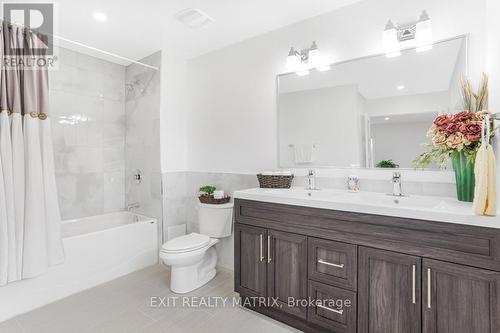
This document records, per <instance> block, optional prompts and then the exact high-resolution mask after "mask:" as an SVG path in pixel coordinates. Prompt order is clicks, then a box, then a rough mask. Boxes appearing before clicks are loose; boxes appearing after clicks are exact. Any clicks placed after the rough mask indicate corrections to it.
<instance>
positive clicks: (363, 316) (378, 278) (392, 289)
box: [358, 247, 441, 333]
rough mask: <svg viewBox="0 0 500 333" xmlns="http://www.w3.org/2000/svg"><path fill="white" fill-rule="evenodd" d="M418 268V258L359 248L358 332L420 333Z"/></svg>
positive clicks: (419, 282) (419, 275)
mask: <svg viewBox="0 0 500 333" xmlns="http://www.w3.org/2000/svg"><path fill="white" fill-rule="evenodd" d="M421 265H422V259H421V258H420V257H416V256H411V255H406V254H401V253H395V252H389V251H384V250H378V249H372V248H366V247H360V249H359V266H358V267H359V270H358V274H359V293H358V295H359V298H358V323H359V325H358V328H359V332H368V333H401V332H405V333H417V332H418V333H419V332H420V331H421V292H420V285H421ZM440 332H441V331H440Z"/></svg>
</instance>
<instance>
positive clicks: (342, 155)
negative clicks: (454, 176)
mask: <svg viewBox="0 0 500 333" xmlns="http://www.w3.org/2000/svg"><path fill="white" fill-rule="evenodd" d="M467 45H468V41H467V36H460V37H456V38H453V39H448V40H445V41H440V42H437V43H435V44H434V46H433V48H432V49H431V50H428V51H425V52H416V50H415V49H414V48H413V49H406V50H403V51H402V52H401V56H399V57H393V58H388V57H386V56H385V55H375V56H369V57H364V58H360V59H354V60H349V61H345V62H341V63H336V64H332V65H331V66H330V70H328V71H323V72H320V71H317V70H311V72H310V74H309V75H305V76H299V75H297V74H296V73H289V74H283V75H279V76H278V78H277V84H278V89H277V91H278V96H277V101H278V133H279V140H278V142H279V149H278V150H279V161H280V166H281V167H287V168H300V167H306V168H307V167H353V166H357V167H366V168H375V167H386V168H387V167H398V168H413V160H414V159H415V158H416V157H417V156H418V155H420V154H421V153H423V152H424V151H425V150H426V147H424V145H423V144H424V143H426V142H429V139H428V138H427V137H426V133H427V130H428V128H429V127H430V125H431V124H432V121H433V119H434V118H435V117H436V116H437V115H439V114H442V113H447V112H455V111H456V110H459V108H460V105H461V99H460V85H459V83H460V78H461V76H462V75H467V74H468V73H467V54H468V53H467ZM391 161H392V163H391Z"/></svg>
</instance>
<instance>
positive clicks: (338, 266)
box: [318, 259, 344, 268]
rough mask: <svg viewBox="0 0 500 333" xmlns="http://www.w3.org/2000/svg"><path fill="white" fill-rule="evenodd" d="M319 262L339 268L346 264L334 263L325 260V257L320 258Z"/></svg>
mask: <svg viewBox="0 0 500 333" xmlns="http://www.w3.org/2000/svg"><path fill="white" fill-rule="evenodd" d="M318 264H323V265H327V266H332V267H337V268H344V264H334V263H331V262H328V261H324V260H323V259H319V260H318Z"/></svg>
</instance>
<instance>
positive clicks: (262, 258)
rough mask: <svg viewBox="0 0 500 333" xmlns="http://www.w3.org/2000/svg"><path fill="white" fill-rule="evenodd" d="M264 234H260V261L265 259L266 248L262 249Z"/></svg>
mask: <svg viewBox="0 0 500 333" xmlns="http://www.w3.org/2000/svg"><path fill="white" fill-rule="evenodd" d="M263 237H264V236H263V235H262V234H260V261H261V262H262V261H264V250H263V249H262V243H263V240H262V238H263Z"/></svg>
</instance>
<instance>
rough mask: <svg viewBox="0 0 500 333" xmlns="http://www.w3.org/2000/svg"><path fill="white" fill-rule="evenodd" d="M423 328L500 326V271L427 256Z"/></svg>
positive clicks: (457, 330) (446, 331)
mask: <svg viewBox="0 0 500 333" xmlns="http://www.w3.org/2000/svg"><path fill="white" fill-rule="evenodd" d="M422 285H423V290H424V293H423V309H422V311H423V316H422V318H423V332H424V333H441V332H443V333H472V332H499V330H500V313H499V310H500V273H498V272H492V271H488V270H483V269H477V268H474V267H468V266H462V265H455V264H451V263H445V262H440V261H435V260H429V259H424V260H423V284H422Z"/></svg>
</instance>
